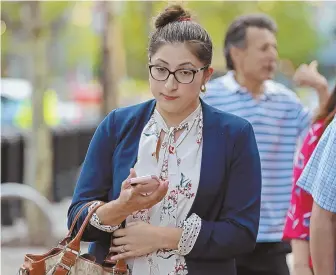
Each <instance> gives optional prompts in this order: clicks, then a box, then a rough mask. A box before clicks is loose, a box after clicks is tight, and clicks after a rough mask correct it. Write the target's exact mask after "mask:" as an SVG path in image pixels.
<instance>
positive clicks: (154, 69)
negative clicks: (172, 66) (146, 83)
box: [148, 65, 209, 84]
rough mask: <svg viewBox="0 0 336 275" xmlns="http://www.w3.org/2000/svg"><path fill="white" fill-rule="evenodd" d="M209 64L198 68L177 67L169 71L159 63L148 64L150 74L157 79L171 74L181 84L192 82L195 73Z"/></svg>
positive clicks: (166, 77) (160, 79)
mask: <svg viewBox="0 0 336 275" xmlns="http://www.w3.org/2000/svg"><path fill="white" fill-rule="evenodd" d="M208 67H209V65H206V66H204V67H202V68H199V69H178V70H175V71H174V72H172V71H170V70H169V69H167V68H166V67H162V66H159V65H149V66H148V68H149V72H150V74H151V76H152V77H153V78H154V79H155V80H157V81H166V80H167V79H168V77H169V76H170V75H171V74H172V75H173V76H174V77H175V79H176V80H177V82H179V83H181V84H189V83H191V82H193V80H194V78H195V74H197V73H198V72H200V71H202V70H204V69H207V68H208Z"/></svg>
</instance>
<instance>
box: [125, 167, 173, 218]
mask: <svg viewBox="0 0 336 275" xmlns="http://www.w3.org/2000/svg"><path fill="white" fill-rule="evenodd" d="M136 177H137V175H136V173H135V170H134V169H133V168H131V170H130V175H129V176H128V178H127V179H126V180H125V181H124V182H123V183H122V186H121V192H120V195H119V198H118V201H119V203H120V204H122V205H123V206H124V207H125V209H127V212H129V214H131V213H133V212H135V211H139V210H143V209H149V208H151V207H153V206H154V205H155V204H157V203H158V202H160V201H161V200H162V199H163V198H164V197H165V195H166V194H167V191H168V182H167V181H160V184H159V185H158V187H157V188H156V189H155V190H154V191H153V192H152V193H150V194H149V195H144V193H146V189H145V187H144V185H142V184H138V185H137V186H135V187H132V186H131V185H130V181H129V180H130V179H131V178H136Z"/></svg>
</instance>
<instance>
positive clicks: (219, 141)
mask: <svg viewBox="0 0 336 275" xmlns="http://www.w3.org/2000/svg"><path fill="white" fill-rule="evenodd" d="M201 103H202V109H203V149H202V163H201V172H200V173H201V174H200V181H199V186H198V190H197V193H196V197H195V200H194V203H193V205H192V207H191V209H190V212H189V216H190V215H191V214H192V213H196V214H197V215H198V216H200V217H201V218H204V217H205V216H208V215H207V213H209V210H211V208H212V202H213V201H214V200H215V199H217V198H219V197H218V196H219V195H220V194H221V195H223V192H220V190H221V188H222V187H223V184H224V182H223V179H224V175H225V170H226V169H225V165H226V163H225V155H226V152H225V138H224V137H225V136H224V133H223V132H220V131H221V129H220V128H219V127H218V125H219V123H218V122H219V120H220V117H219V114H218V113H217V110H216V109H214V108H212V107H210V106H209V105H207V104H206V103H204V102H203V101H202V100H201ZM216 126H217V127H216ZM213 212H215V211H213ZM216 215H217V214H216Z"/></svg>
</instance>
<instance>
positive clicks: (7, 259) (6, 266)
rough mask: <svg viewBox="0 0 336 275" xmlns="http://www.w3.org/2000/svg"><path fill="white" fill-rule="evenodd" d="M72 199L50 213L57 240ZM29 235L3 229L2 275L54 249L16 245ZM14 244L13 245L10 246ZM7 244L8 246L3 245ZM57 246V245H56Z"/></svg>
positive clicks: (13, 274)
mask: <svg viewBox="0 0 336 275" xmlns="http://www.w3.org/2000/svg"><path fill="white" fill-rule="evenodd" d="M70 202H71V199H70V198H68V199H65V200H63V201H62V202H60V203H57V204H54V205H52V207H51V209H50V211H51V213H52V216H53V217H54V220H55V224H54V225H53V226H54V228H55V234H56V236H55V237H56V239H58V240H60V239H62V238H64V237H65V236H66V234H67V232H68V231H67V226H66V221H67V210H68V207H69V205H70ZM25 235H27V230H26V225H25V223H24V221H23V220H17V221H16V223H15V224H14V225H13V226H10V227H6V226H3V227H2V228H1V244H2V245H1V251H0V254H1V273H0V274H1V275H17V274H18V270H19V268H20V266H21V264H22V263H23V260H24V256H25V254H28V253H29V254H43V253H45V252H47V251H48V250H49V249H51V248H52V247H32V246H27V245H25V244H20V242H18V243H15V240H16V239H17V236H25ZM10 243H12V244H11V245H8V244H10ZM3 244H7V245H3ZM55 245H56V243H55ZM87 246H88V245H87V243H82V245H81V251H82V253H85V252H86V251H87ZM287 260H288V264H289V266H290V267H291V266H292V255H291V254H290V255H288V259H287Z"/></svg>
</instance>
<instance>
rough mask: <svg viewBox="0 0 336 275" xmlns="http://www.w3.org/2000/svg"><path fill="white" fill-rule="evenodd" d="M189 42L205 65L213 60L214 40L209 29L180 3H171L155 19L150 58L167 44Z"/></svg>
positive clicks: (191, 48) (193, 51) (150, 44)
mask: <svg viewBox="0 0 336 275" xmlns="http://www.w3.org/2000/svg"><path fill="white" fill-rule="evenodd" d="M167 43H170V44H173V43H187V46H188V47H189V49H190V50H191V52H192V53H193V54H194V55H195V56H196V57H197V58H198V59H199V60H200V61H201V62H202V63H204V65H210V64H211V60H212V41H211V39H210V36H209V34H208V33H207V31H206V30H205V29H204V28H203V27H202V26H201V25H200V24H198V23H197V22H195V21H193V20H191V15H190V13H189V12H188V11H186V10H184V8H183V7H181V6H180V5H171V6H169V7H167V8H166V9H165V10H164V11H163V12H162V13H160V14H159V15H158V16H157V18H156V20H155V30H154V32H153V33H152V34H151V36H150V39H149V46H148V57H149V60H150V59H151V57H152V56H153V55H154V54H155V53H156V52H157V50H158V49H159V48H160V47H161V46H163V45H165V44H167Z"/></svg>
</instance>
